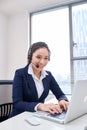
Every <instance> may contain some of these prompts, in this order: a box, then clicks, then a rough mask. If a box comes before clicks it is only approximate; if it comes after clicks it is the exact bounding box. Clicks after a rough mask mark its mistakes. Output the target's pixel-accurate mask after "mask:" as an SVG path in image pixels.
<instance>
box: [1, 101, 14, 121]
mask: <svg viewBox="0 0 87 130" xmlns="http://www.w3.org/2000/svg"><path fill="white" fill-rule="evenodd" d="M12 108H13V103H12V102H9V103H4V104H0V122H2V121H5V120H6V119H8V117H9V115H10V113H11V111H12Z"/></svg>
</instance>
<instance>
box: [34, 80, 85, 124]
mask: <svg viewBox="0 0 87 130" xmlns="http://www.w3.org/2000/svg"><path fill="white" fill-rule="evenodd" d="M86 113H87V80H78V81H77V82H76V84H75V86H74V89H73V93H72V96H71V100H70V102H69V106H68V110H67V112H63V113H62V114H55V115H51V114H49V113H48V112H42V111H37V112H35V113H34V116H37V117H39V118H44V119H47V120H50V121H54V122H58V123H63V124H66V123H68V122H70V121H72V120H74V119H76V118H78V117H80V116H82V115H84V114H86Z"/></svg>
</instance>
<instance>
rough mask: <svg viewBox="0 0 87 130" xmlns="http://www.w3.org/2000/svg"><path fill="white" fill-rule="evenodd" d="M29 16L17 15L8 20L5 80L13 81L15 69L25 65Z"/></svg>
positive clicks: (25, 14)
mask: <svg viewBox="0 0 87 130" xmlns="http://www.w3.org/2000/svg"><path fill="white" fill-rule="evenodd" d="M28 22H29V14H28V13H27V12H25V13H24V14H17V15H14V16H11V17H10V18H9V25H8V27H9V30H8V34H9V35H8V46H9V49H8V50H9V51H8V55H9V57H8V64H7V78H9V79H13V76H14V72H15V70H16V69H17V68H20V67H24V66H25V65H26V63H27V51H28V36H29V33H28V31H29V30H28V28H29V27H28Z"/></svg>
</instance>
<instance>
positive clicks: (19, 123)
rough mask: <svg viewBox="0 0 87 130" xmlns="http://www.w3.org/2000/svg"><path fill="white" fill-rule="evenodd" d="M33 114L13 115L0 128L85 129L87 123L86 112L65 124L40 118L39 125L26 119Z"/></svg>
mask: <svg viewBox="0 0 87 130" xmlns="http://www.w3.org/2000/svg"><path fill="white" fill-rule="evenodd" d="M33 114H34V113H31V112H23V113H21V114H19V115H17V116H15V117H12V118H10V119H8V120H6V121H4V122H2V123H0V130H84V127H85V126H86V125H87V114H86V115H84V116H82V117H80V118H78V119H75V120H74V121H72V122H70V123H68V124H65V125H64V124H58V123H55V122H52V121H48V120H45V119H40V118H39V119H40V121H41V124H40V125H39V126H32V125H30V124H28V123H27V122H26V121H25V119H27V118H28V117H29V116H31V115H33Z"/></svg>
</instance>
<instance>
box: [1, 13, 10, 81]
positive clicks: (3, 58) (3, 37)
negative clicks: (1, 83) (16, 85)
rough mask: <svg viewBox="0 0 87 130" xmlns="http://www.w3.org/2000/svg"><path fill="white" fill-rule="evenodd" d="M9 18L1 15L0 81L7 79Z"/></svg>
mask: <svg viewBox="0 0 87 130" xmlns="http://www.w3.org/2000/svg"><path fill="white" fill-rule="evenodd" d="M7 25H8V18H7V16H5V15H3V14H1V13H0V79H3V78H4V77H5V72H6V61H7V59H8V55H7V44H8V41H7V39H8V36H7V34H8V33H7V31H8V28H7Z"/></svg>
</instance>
